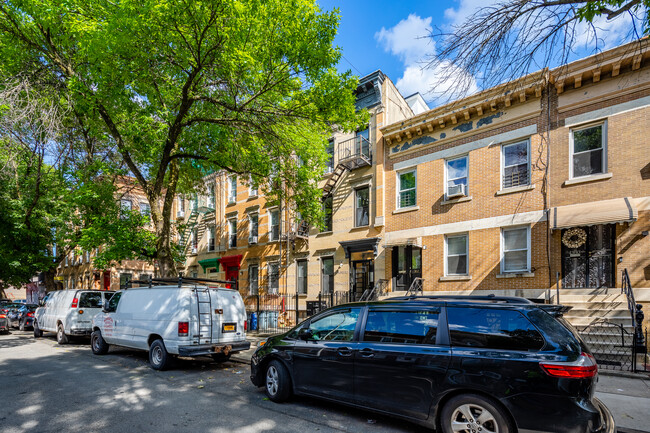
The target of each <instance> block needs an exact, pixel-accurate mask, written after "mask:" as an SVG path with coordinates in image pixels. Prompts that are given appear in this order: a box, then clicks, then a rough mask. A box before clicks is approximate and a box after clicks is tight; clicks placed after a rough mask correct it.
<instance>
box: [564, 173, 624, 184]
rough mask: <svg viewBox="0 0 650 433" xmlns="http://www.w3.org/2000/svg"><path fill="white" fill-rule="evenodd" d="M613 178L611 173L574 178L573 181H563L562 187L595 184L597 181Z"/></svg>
mask: <svg viewBox="0 0 650 433" xmlns="http://www.w3.org/2000/svg"><path fill="white" fill-rule="evenodd" d="M612 176H614V175H613V174H612V173H601V174H589V175H587V176H580V177H576V178H575V179H567V180H565V181H564V186H569V185H577V184H579V183H587V182H596V181H599V180H606V179H611V178H612Z"/></svg>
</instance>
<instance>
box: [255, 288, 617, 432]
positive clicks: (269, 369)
mask: <svg viewBox="0 0 650 433" xmlns="http://www.w3.org/2000/svg"><path fill="white" fill-rule="evenodd" d="M562 312H563V308H562V307H558V306H550V305H539V304H533V303H531V302H530V301H528V300H526V299H523V298H508V297H471V296H458V297H415V298H395V299H390V300H386V301H378V302H372V303H353V304H346V305H341V306H337V307H333V308H330V309H328V310H325V311H323V312H321V313H320V314H318V315H316V316H314V317H312V318H310V319H308V320H306V321H304V322H303V323H301V324H300V325H298V326H296V327H295V328H293V329H292V330H290V331H289V332H286V333H284V334H280V335H278V336H274V337H271V338H269V339H268V340H267V341H266V343H265V344H263V345H262V346H261V347H259V348H258V349H257V350H256V351H255V354H254V355H253V357H252V360H251V381H252V382H253V384H254V385H256V386H259V387H262V386H264V387H265V390H266V394H267V395H268V397H269V399H271V400H273V401H276V402H282V401H285V400H287V399H288V398H289V397H290V396H291V395H292V394H297V395H309V396H314V397H319V398H324V399H328V400H332V401H336V402H342V403H345V404H349V405H353V406H356V407H361V408H364V409H369V410H371V411H376V412H380V413H384V414H389V415H393V416H397V417H401V418H404V419H407V420H409V421H412V422H415V423H418V424H423V425H426V426H429V427H431V428H434V429H436V430H438V431H443V432H445V433H451V432H456V433H458V432H466V433H479V432H480V433H488V432H497V431H498V432H499V433H512V432H515V431H520V432H521V431H526V432H572V433H577V432H581V433H587V432H589V433H592V432H593V433H595V432H599V433H613V432H615V426H614V421H613V418H612V416H611V414H610V412H609V410H608V409H607V408H606V407H605V406H604V405H603V404H602V403H601V402H600V401H599V400H598V399H596V398H595V397H594V396H593V394H594V386H595V382H596V375H597V365H596V362H595V359H594V357H593V356H592V355H591V353H590V351H589V348H588V347H587V346H586V345H585V344H584V342H583V341H582V339H581V338H580V336H579V335H578V334H577V333H576V332H575V331H574V330H573V329H572V328H571V327H570V325H568V324H567V323H566V322H565V321H564V319H562V317H561V314H562Z"/></svg>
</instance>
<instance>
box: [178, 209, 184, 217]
mask: <svg viewBox="0 0 650 433" xmlns="http://www.w3.org/2000/svg"><path fill="white" fill-rule="evenodd" d="M184 217H185V211H184V210H179V211H177V212H176V218H184Z"/></svg>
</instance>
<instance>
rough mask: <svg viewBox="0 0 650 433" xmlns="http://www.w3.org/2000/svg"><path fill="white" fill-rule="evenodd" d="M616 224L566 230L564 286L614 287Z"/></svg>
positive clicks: (563, 247)
mask: <svg viewBox="0 0 650 433" xmlns="http://www.w3.org/2000/svg"><path fill="white" fill-rule="evenodd" d="M615 237H616V225H614V224H607V225H596V226H589V227H574V228H570V229H565V230H562V287H563V288H566V289H576V288H596V289H597V288H601V287H614V283H615V282H614V251H615V250H614V239H615Z"/></svg>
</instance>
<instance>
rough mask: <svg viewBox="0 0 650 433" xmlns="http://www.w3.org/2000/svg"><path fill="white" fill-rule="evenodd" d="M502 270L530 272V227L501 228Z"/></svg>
mask: <svg viewBox="0 0 650 433" xmlns="http://www.w3.org/2000/svg"><path fill="white" fill-rule="evenodd" d="M501 272H502V273H508V272H530V227H515V228H508V229H502V230H501Z"/></svg>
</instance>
